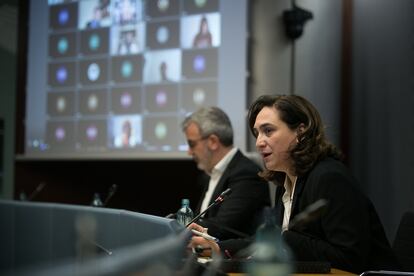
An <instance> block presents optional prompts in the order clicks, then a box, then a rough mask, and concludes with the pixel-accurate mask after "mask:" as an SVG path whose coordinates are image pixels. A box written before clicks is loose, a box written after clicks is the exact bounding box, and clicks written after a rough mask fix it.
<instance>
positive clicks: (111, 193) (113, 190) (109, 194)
mask: <svg viewBox="0 0 414 276" xmlns="http://www.w3.org/2000/svg"><path fill="white" fill-rule="evenodd" d="M117 189H118V185H116V184H112V186H111V187H109V191H108V195H107V197H106V198H105V200H104V203H103V206H104V207H106V206H107V205H108V202H109V200H110V199H111V198H112V197H113V196H114V194H115V192H116V190H117Z"/></svg>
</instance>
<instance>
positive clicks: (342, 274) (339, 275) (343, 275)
mask: <svg viewBox="0 0 414 276" xmlns="http://www.w3.org/2000/svg"><path fill="white" fill-rule="evenodd" d="M227 275H229V276H243V275H245V274H244V273H228V274H227ZM326 275H335V276H351V275H357V274H353V273H350V272H346V271H343V270H340V269H336V268H332V269H331V273H329V274H311V273H299V274H292V276H326Z"/></svg>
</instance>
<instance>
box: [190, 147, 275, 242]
mask: <svg viewBox="0 0 414 276" xmlns="http://www.w3.org/2000/svg"><path fill="white" fill-rule="evenodd" d="M259 171H260V167H259V166H258V165H257V164H256V163H254V162H253V161H252V160H250V159H249V158H248V157H246V156H245V155H243V153H242V152H241V151H240V150H238V151H237V153H236V154H235V155H234V157H233V159H232V160H231V161H230V162H229V164H228V166H227V168H226V170H225V171H224V173H223V175H222V176H221V178H220V180H219V182H218V183H217V186H216V188H215V190H214V192H213V195H212V197H211V201H210V204H211V203H212V202H213V201H214V200H215V199H216V198H217V197H218V196H219V195H220V194H221V193H222V192H223V191H224V190H226V189H227V188H230V189H231V190H232V192H231V194H230V195H229V196H228V197H226V198H225V200H224V201H223V202H222V203H220V204H218V205H216V206H214V207H212V208H211V209H210V210H208V211H207V212H206V213H205V215H204V217H203V218H202V219H201V220H200V221H199V222H197V223H198V224H200V225H202V226H203V227H207V228H208V233H209V234H210V235H213V236H215V237H217V238H219V239H220V240H224V239H230V238H240V237H239V236H238V235H237V234H234V233H232V232H231V231H229V230H227V229H228V228H230V230H232V229H233V230H236V231H239V232H242V233H245V234H247V235H252V234H254V233H255V231H256V228H257V226H258V222H259V218H260V215H261V212H262V209H263V207H264V206H270V195H269V185H268V183H267V182H266V181H264V180H263V179H262V178H261V177H259V176H258V172H259ZM209 179H210V178H209V177H208V176H207V175H206V176H205V177H204V178H203V182H204V183H203V184H202V185H203V186H204V191H203V194H202V197H201V199H200V201H199V204H198V207H197V208H196V213H199V211H200V207H201V202H202V199H203V198H204V194H205V192H206V190H207V188H208V182H209ZM226 228H227V229H226Z"/></svg>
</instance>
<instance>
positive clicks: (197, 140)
mask: <svg viewBox="0 0 414 276" xmlns="http://www.w3.org/2000/svg"><path fill="white" fill-rule="evenodd" d="M207 138H208V136H207V137H201V138H198V139H194V140H187V144H188V146H189V147H190V148H191V149H192V148H194V147H195V146H197V143H198V142H200V141H202V140H205V139H207Z"/></svg>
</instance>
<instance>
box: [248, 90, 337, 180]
mask: <svg viewBox="0 0 414 276" xmlns="http://www.w3.org/2000/svg"><path fill="white" fill-rule="evenodd" d="M264 107H274V108H275V109H276V110H277V111H278V112H279V116H280V119H281V120H282V121H283V122H285V123H286V124H287V126H288V127H289V128H290V129H291V130H298V129H299V130H300V129H302V128H299V126H301V125H302V126H303V131H299V133H298V143H297V144H296V145H295V146H294V147H293V148H291V149H290V157H291V159H292V162H293V168H294V171H293V173H295V174H296V175H298V176H300V175H303V174H306V173H307V172H308V171H309V170H310V169H311V168H312V167H313V166H314V165H315V163H316V162H318V161H319V160H321V159H323V158H325V157H328V156H329V157H333V158H336V159H342V153H341V152H340V151H339V150H338V149H337V148H336V147H335V145H333V144H331V143H329V142H328V141H327V139H326V137H325V130H324V126H323V124H322V120H321V116H320V115H319V112H318V111H317V109H316V108H315V107H314V106H313V105H312V104H311V103H310V102H309V101H308V100H306V99H305V98H303V97H301V96H298V95H263V96H260V97H259V98H258V99H257V100H256V101H255V102H254V103H253V104H252V105H251V106H250V108H249V113H248V121H249V127H250V130H251V132H252V133H253V135H255V132H254V131H253V127H254V123H255V121H256V117H257V114H258V113H259V112H260V111H261V110H262V109H263V108H264ZM255 136H256V135H255ZM278 174H280V173H279V172H275V171H270V170H267V169H265V170H264V171H263V172H261V174H260V175H261V176H262V177H263V178H265V179H266V180H268V181H273V180H275V179H278Z"/></svg>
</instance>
